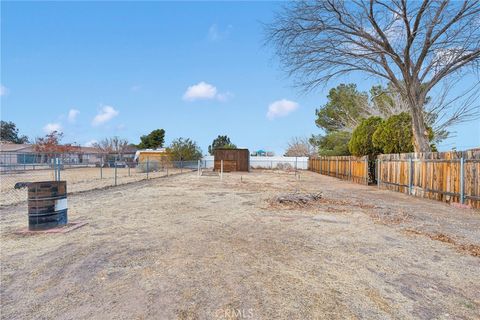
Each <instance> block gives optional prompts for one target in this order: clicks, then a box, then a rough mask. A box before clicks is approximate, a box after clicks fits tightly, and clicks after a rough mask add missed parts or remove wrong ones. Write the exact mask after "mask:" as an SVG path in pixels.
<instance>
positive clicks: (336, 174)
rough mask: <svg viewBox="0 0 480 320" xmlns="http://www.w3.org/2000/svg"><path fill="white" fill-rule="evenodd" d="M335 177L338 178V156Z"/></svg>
mask: <svg viewBox="0 0 480 320" xmlns="http://www.w3.org/2000/svg"><path fill="white" fill-rule="evenodd" d="M335 177H337V178H338V158H337V163H336V164H335Z"/></svg>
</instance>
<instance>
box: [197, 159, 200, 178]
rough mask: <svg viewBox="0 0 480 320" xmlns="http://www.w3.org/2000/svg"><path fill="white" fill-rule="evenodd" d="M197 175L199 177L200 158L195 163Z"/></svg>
mask: <svg viewBox="0 0 480 320" xmlns="http://www.w3.org/2000/svg"><path fill="white" fill-rule="evenodd" d="M197 171H198V172H197V175H198V176H199V177H200V160H198V163H197Z"/></svg>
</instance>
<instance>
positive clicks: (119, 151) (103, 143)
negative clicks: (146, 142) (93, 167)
mask: <svg viewBox="0 0 480 320" xmlns="http://www.w3.org/2000/svg"><path fill="white" fill-rule="evenodd" d="M93 147H94V148H97V149H99V150H101V151H102V153H104V154H105V155H107V154H115V155H117V156H118V157H119V158H121V156H122V155H123V154H124V153H125V152H127V151H128V149H129V144H128V141H127V140H126V139H121V138H119V137H116V136H115V137H112V138H105V139H103V140H100V141H99V142H95V143H94V144H93Z"/></svg>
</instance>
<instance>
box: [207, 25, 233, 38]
mask: <svg viewBox="0 0 480 320" xmlns="http://www.w3.org/2000/svg"><path fill="white" fill-rule="evenodd" d="M232 28H233V26H232V25H231V24H229V25H228V26H227V27H226V28H225V29H221V28H219V27H218V25H217V24H215V23H214V24H212V25H211V26H210V28H208V40H209V41H212V42H215V41H220V40H222V39H225V38H227V37H228V36H229V35H230V30H232Z"/></svg>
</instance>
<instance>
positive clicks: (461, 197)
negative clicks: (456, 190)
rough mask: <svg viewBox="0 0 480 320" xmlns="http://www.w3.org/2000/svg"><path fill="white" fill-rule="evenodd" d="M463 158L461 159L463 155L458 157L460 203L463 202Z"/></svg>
mask: <svg viewBox="0 0 480 320" xmlns="http://www.w3.org/2000/svg"><path fill="white" fill-rule="evenodd" d="M464 166H465V160H464V159H463V155H462V156H461V157H460V203H461V204H464V203H465V194H464V193H465V177H464V173H465V172H464V170H465V168H464Z"/></svg>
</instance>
